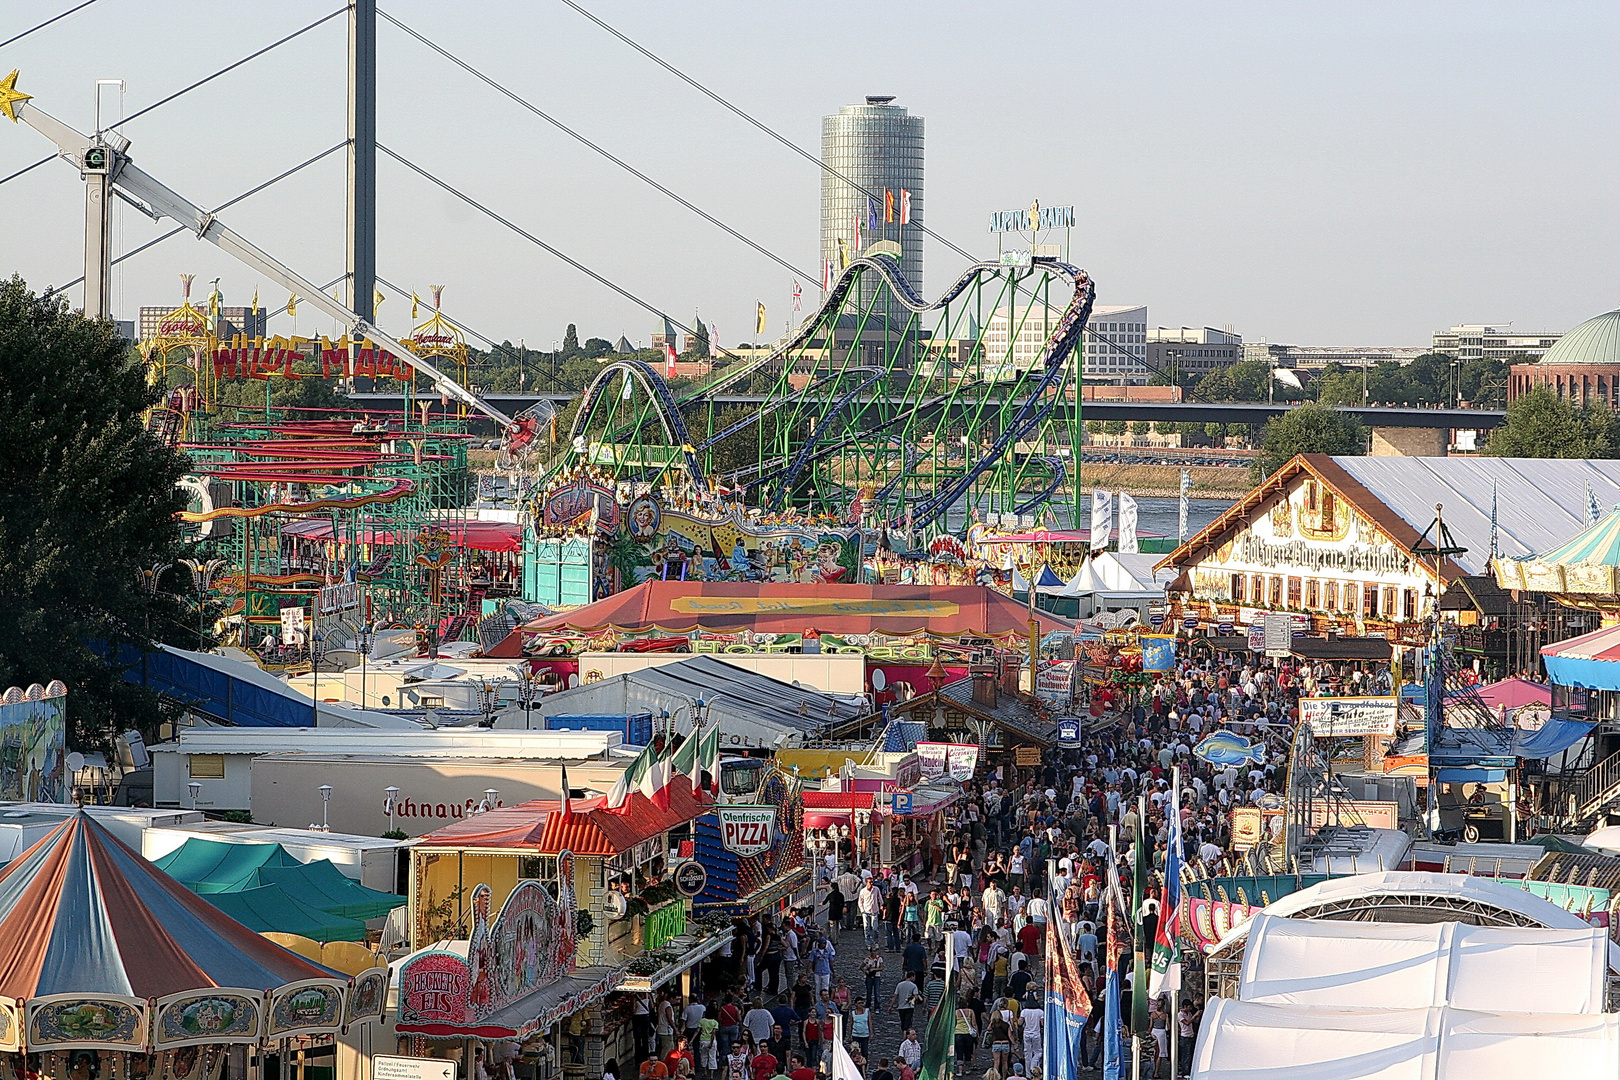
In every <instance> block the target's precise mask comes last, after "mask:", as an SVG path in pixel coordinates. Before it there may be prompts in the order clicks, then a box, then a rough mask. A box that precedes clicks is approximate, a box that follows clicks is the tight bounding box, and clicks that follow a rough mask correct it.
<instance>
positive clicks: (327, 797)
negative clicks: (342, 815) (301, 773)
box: [321, 784, 332, 832]
mask: <svg viewBox="0 0 1620 1080" xmlns="http://www.w3.org/2000/svg"><path fill="white" fill-rule="evenodd" d="M331 801H332V785H331V784H322V785H321V832H331V831H332V827H331V826H330V825H328V824H327V823H326V807H327V804H328V803H330V802H331Z"/></svg>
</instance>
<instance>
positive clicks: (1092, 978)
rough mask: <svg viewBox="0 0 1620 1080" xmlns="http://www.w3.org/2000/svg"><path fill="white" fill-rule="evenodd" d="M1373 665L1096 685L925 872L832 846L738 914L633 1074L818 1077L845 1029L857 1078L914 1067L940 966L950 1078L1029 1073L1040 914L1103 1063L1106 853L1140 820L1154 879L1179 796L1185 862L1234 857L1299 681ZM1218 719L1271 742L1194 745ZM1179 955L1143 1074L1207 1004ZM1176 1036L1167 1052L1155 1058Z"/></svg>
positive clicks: (1190, 1035) (1152, 1020)
mask: <svg viewBox="0 0 1620 1080" xmlns="http://www.w3.org/2000/svg"><path fill="white" fill-rule="evenodd" d="M1388 678H1389V676H1388V673H1387V671H1384V672H1380V671H1378V670H1376V669H1369V668H1366V667H1363V666H1361V665H1354V666H1347V665H1330V664H1297V663H1293V662H1289V661H1278V660H1273V659H1266V658H1258V657H1252V656H1251V655H1250V654H1246V653H1245V654H1240V656H1239V657H1238V658H1228V657H1227V656H1225V655H1219V654H1218V655H1213V656H1207V657H1204V658H1200V659H1184V660H1183V661H1182V662H1181V663H1180V664H1179V665H1178V666H1177V667H1176V669H1175V670H1173V671H1168V672H1164V673H1161V674H1160V675H1158V676H1157V677H1156V678H1155V680H1154V681H1153V682H1152V684H1151V685H1150V686H1147V687H1142V688H1138V689H1137V690H1136V691H1135V692H1134V693H1132V694H1130V695H1128V698H1129V700H1128V701H1127V700H1126V698H1127V695H1123V694H1115V693H1113V692H1111V691H1106V690H1105V691H1103V692H1102V693H1101V694H1099V695H1098V699H1099V702H1100V704H1101V705H1103V706H1104V707H1103V708H1101V709H1099V710H1098V711H1099V712H1100V713H1101V714H1102V715H1100V716H1097V717H1096V720H1095V722H1094V723H1092V724H1090V725H1089V730H1087V731H1086V733H1085V734H1084V735H1083V737H1082V739H1081V741H1080V743H1079V745H1077V746H1073V747H1067V748H1062V749H1059V750H1055V751H1053V752H1050V753H1048V754H1047V755H1046V756H1045V761H1044V763H1043V765H1042V766H1041V767H1040V769H1039V770H1038V771H1036V772H1035V774H1034V775H1029V774H1028V773H1027V772H1026V773H1025V775H1024V776H1023V777H1022V778H1021V780H1020V781H1018V782H1011V783H1003V782H1002V780H1001V779H1000V778H999V777H997V776H989V777H984V778H982V779H976V780H973V781H969V782H968V783H966V784H965V785H964V792H963V797H962V798H961V799H960V800H959V801H958V802H957V803H956V804H955V805H954V806H953V807H952V808H951V810H950V811H949V821H948V823H947V827H946V829H945V831H944V833H943V835H942V836H940V837H939V838H938V843H937V844H936V845H935V846H934V847H933V848H932V849H931V850H929V851H928V857H927V858H926V859H925V860H924V862H923V864H922V867H921V872H920V873H918V874H916V875H909V874H907V873H904V872H901V871H899V870H896V869H893V868H878V869H877V870H875V871H874V870H872V869H867V870H861V871H858V872H857V871H855V870H853V869H850V868H848V867H846V866H843V865H841V864H838V863H836V861H835V863H834V865H832V866H830V867H828V868H827V869H826V870H825V871H823V872H822V873H820V874H819V875H818V878H817V893H818V903H817V905H816V906H815V907H814V908H813V909H810V908H807V909H800V910H797V911H792V912H788V913H785V914H783V915H781V916H769V915H765V916H756V917H754V918H752V919H750V920H747V921H745V922H741V923H739V925H738V926H737V928H736V931H735V939H734V943H733V948H732V950H731V954H732V956H733V961H734V963H735V972H734V975H735V983H734V988H733V989H730V990H726V991H724V992H721V993H718V994H713V995H711V996H709V998H708V999H707V1000H706V1001H703V1002H698V1001H694V1002H692V1003H691V1004H689V1005H687V1006H685V1007H684V1008H682V1007H681V1005H680V1002H679V999H678V998H673V999H670V1000H665V1001H657V1002H653V1001H649V1002H648V1003H647V1005H646V1007H645V1013H644V1015H645V1021H644V1023H645V1024H646V1027H647V1036H646V1038H647V1041H648V1046H649V1052H648V1054H647V1058H648V1061H649V1062H651V1063H653V1068H652V1069H651V1070H648V1069H647V1067H646V1066H644V1076H645V1075H647V1074H649V1073H650V1074H651V1075H659V1076H661V1075H666V1074H667V1075H668V1076H672V1077H679V1076H688V1075H690V1076H692V1077H695V1078H696V1080H782V1078H786V1080H815V1078H816V1076H817V1073H818V1070H820V1069H822V1068H823V1066H822V1062H823V1060H824V1059H826V1058H827V1057H828V1056H829V1055H830V1054H831V1052H832V1051H831V1047H832V1044H833V1042H834V1040H837V1039H841V1040H842V1041H843V1043H844V1045H845V1046H846V1047H847V1049H848V1051H849V1053H850V1055H851V1057H852V1059H853V1061H854V1063H855V1065H856V1067H857V1068H858V1069H860V1071H861V1074H862V1076H863V1077H865V1078H866V1080H914V1078H915V1076H916V1073H917V1070H918V1069H919V1067H920V1065H921V1061H922V1043H923V1039H922V1035H923V1033H924V1031H925V1030H926V1026H927V1020H928V1018H929V1016H930V1015H931V1014H932V1011H933V1009H934V1007H935V1005H937V1003H938V1002H939V1001H940V999H941V998H942V997H943V996H944V994H945V992H946V979H945V977H946V969H947V966H949V967H950V968H951V981H952V983H953V985H954V989H955V994H956V1004H957V1010H956V1016H955V1018H954V1019H955V1024H954V1027H955V1040H954V1047H953V1049H954V1052H955V1056H956V1064H957V1070H956V1075H958V1076H966V1075H969V1074H970V1073H975V1072H980V1073H982V1075H983V1077H984V1078H985V1080H1012V1078H1014V1077H1018V1078H1022V1080H1037V1078H1039V1077H1041V1076H1042V1075H1043V1064H1044V1063H1043V1061H1042V1038H1041V1036H1042V1025H1043V1023H1044V1014H1043V1009H1042V1001H1043V987H1044V982H1043V962H1044V959H1045V957H1044V952H1045V949H1046V947H1047V946H1046V935H1047V931H1048V923H1049V922H1052V921H1055V922H1056V926H1054V927H1053V928H1052V929H1053V930H1054V932H1057V933H1061V934H1062V935H1063V936H1064V939H1065V940H1066V941H1069V942H1071V943H1072V948H1073V951H1074V954H1075V956H1076V958H1077V960H1078V963H1079V972H1080V978H1081V981H1082V983H1083V985H1084V986H1085V989H1086V991H1087V994H1088V996H1089V997H1090V999H1091V1002H1092V1009H1091V1014H1090V1018H1089V1020H1088V1022H1087V1024H1086V1028H1085V1032H1084V1036H1083V1040H1082V1049H1081V1055H1082V1062H1081V1065H1082V1068H1086V1069H1097V1068H1100V1067H1101V1064H1102V1056H1103V1043H1104V1039H1103V1031H1102V1025H1103V1017H1104V1009H1103V998H1104V979H1105V978H1106V970H1107V955H1106V951H1107V940H1108V938H1107V922H1108V920H1107V915H1108V905H1109V903H1110V900H1109V882H1110V873H1109V870H1110V867H1111V866H1115V867H1119V868H1125V867H1129V866H1131V865H1132V863H1133V859H1134V848H1135V845H1136V844H1137V843H1139V842H1141V841H1142V840H1143V839H1144V838H1145V837H1146V838H1151V850H1152V853H1153V866H1154V868H1155V870H1156V871H1157V872H1158V873H1159V874H1162V873H1163V870H1164V866H1165V853H1166V848H1167V845H1168V843H1169V841H1170V839H1171V836H1170V829H1169V823H1168V815H1169V813H1170V810H1171V807H1172V806H1173V805H1175V806H1179V809H1180V815H1181V823H1180V824H1181V829H1180V832H1181V842H1182V851H1183V859H1184V862H1185V864H1186V865H1187V866H1188V867H1189V868H1190V872H1191V874H1192V875H1194V876H1215V875H1220V874H1224V873H1229V872H1231V871H1232V870H1233V868H1234V865H1233V862H1232V858H1231V851H1230V842H1231V836H1230V826H1229V821H1230V815H1229V813H1228V811H1229V810H1230V808H1231V807H1232V806H1233V805H1234V804H1237V803H1251V804H1252V803H1257V802H1261V801H1262V800H1263V799H1264V798H1265V797H1266V796H1268V795H1276V794H1280V792H1281V789H1282V785H1283V783H1284V781H1285V778H1284V776H1283V770H1282V768H1281V766H1282V764H1283V762H1285V761H1286V755H1285V753H1284V752H1283V750H1284V748H1285V747H1286V741H1287V737H1288V733H1289V732H1290V731H1291V723H1292V721H1294V720H1296V719H1297V716H1298V711H1297V710H1298V699H1299V697H1300V696H1301V695H1302V694H1305V695H1309V694H1312V693H1317V692H1320V691H1321V690H1322V689H1323V688H1326V687H1335V688H1342V687H1350V688H1357V687H1363V686H1365V687H1368V688H1369V689H1371V688H1377V687H1380V686H1385V687H1386V689H1387V679H1388ZM1220 728H1228V729H1231V730H1234V731H1235V732H1238V733H1241V734H1246V735H1249V736H1252V737H1253V738H1254V740H1255V742H1256V744H1258V745H1260V746H1261V747H1263V748H1264V747H1266V746H1267V744H1268V741H1269V749H1262V750H1260V751H1258V752H1257V753H1256V756H1257V757H1258V758H1259V760H1252V761H1245V762H1242V763H1232V762H1227V763H1212V762H1209V761H1205V760H1202V759H1200V758H1198V757H1196V756H1195V755H1194V754H1193V752H1192V751H1193V747H1194V746H1195V745H1197V743H1198V742H1199V740H1200V739H1201V738H1202V737H1203V736H1205V735H1208V734H1210V733H1211V732H1212V731H1214V730H1216V729H1220ZM1177 779H1179V785H1180V789H1179V792H1178V793H1177V795H1178V797H1177V798H1172V792H1171V785H1172V784H1173V783H1175V782H1176V781H1177ZM1119 872H1121V873H1124V874H1125V876H1126V877H1127V878H1128V877H1129V873H1128V871H1125V870H1123V869H1122V870H1120V871H1119ZM1128 889H1129V886H1128V885H1127V886H1126V891H1127V892H1128ZM1049 897H1052V898H1055V899H1053V900H1049V899H1048V898H1049ZM1121 900H1123V902H1124V903H1126V904H1128V903H1129V897H1128V896H1124V897H1121V898H1120V899H1117V900H1115V901H1114V903H1115V906H1116V921H1115V941H1116V948H1118V949H1120V950H1121V952H1122V953H1125V954H1126V955H1125V958H1124V960H1123V961H1122V967H1123V972H1122V978H1123V981H1124V983H1125V991H1124V1004H1123V1007H1122V1009H1121V1014H1122V1015H1123V1016H1124V1017H1127V1018H1128V1017H1129V1016H1130V1015H1131V1010H1130V995H1131V993H1132V992H1133V990H1134V987H1133V986H1132V985H1131V983H1132V982H1133V981H1134V980H1133V975H1132V973H1131V972H1130V970H1129V968H1130V957H1129V955H1128V952H1129V941H1130V933H1131V928H1130V926H1129V921H1128V920H1127V919H1125V918H1124V917H1123V915H1120V914H1118V912H1119V911H1120V907H1119V905H1120V902H1121ZM1185 961H1186V962H1185V963H1184V968H1183V970H1184V974H1183V981H1182V986H1181V989H1180V990H1179V992H1176V993H1175V994H1174V995H1173V996H1172V995H1166V996H1164V997H1162V998H1160V999H1156V1000H1154V1001H1153V1002H1151V1003H1150V1009H1149V1033H1147V1034H1145V1035H1144V1036H1143V1037H1142V1040H1141V1050H1142V1055H1143V1075H1144V1076H1149V1077H1159V1076H1161V1075H1162V1076H1165V1077H1172V1076H1176V1077H1179V1076H1185V1075H1187V1074H1188V1072H1189V1063H1190V1060H1191V1054H1192V1049H1193V1045H1194V1042H1195V1040H1196V1038H1197V1033H1198V1026H1199V1022H1200V1020H1201V1017H1202V1011H1203V1003H1202V987H1201V985H1200V980H1199V977H1198V970H1199V967H1198V958H1197V956H1196V955H1194V954H1188V955H1187V956H1186V958H1185ZM1172 1030H1174V1032H1175V1036H1176V1037H1175V1038H1174V1039H1172V1038H1171V1031H1172ZM654 1039H656V1047H655V1048H654V1047H652V1045H651V1044H652V1040H654ZM1173 1044H1174V1045H1176V1047H1177V1049H1178V1050H1179V1055H1178V1056H1179V1058H1180V1060H1179V1061H1174V1062H1173V1061H1171V1060H1170V1058H1171V1047H1172V1045H1173ZM1126 1045H1128V1043H1126ZM638 1048H639V1047H638ZM1149 1062H1151V1064H1149ZM660 1070H662V1071H660Z"/></svg>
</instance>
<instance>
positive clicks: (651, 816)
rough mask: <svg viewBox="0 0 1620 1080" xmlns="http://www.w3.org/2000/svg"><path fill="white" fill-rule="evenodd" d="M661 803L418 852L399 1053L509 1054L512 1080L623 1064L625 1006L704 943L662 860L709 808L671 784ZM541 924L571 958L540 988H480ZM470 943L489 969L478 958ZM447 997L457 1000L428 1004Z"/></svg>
mask: <svg viewBox="0 0 1620 1080" xmlns="http://www.w3.org/2000/svg"><path fill="white" fill-rule="evenodd" d="M666 790H667V794H668V795H669V806H668V807H667V808H664V807H661V806H659V805H658V804H657V803H656V802H654V801H652V800H650V799H648V798H647V797H645V796H644V795H642V794H641V793H639V792H634V791H633V792H631V793H630V794H629V797H628V799H627V800H626V802H625V804H624V805H623V806H622V807H619V808H617V809H609V808H608V807H607V806H606V799H605V798H604V797H601V796H597V797H593V798H589V799H571V800H570V801H569V803H568V805H567V806H566V807H565V806H564V805H563V804H562V803H561V802H559V801H557V800H546V799H541V800H535V801H532V802H526V803H522V804H520V805H517V806H510V807H498V808H496V809H494V810H490V811H488V812H486V813H481V814H475V815H473V816H471V817H468V818H464V819H462V820H461V821H457V822H453V823H452V824H449V825H446V826H445V827H444V828H442V829H438V830H436V831H434V832H432V833H429V834H427V835H426V836H423V837H420V838H418V840H417V841H416V843H415V844H413V845H412V847H411V897H410V903H411V926H412V946H413V947H414V948H416V949H417V950H419V951H418V952H416V953H413V954H412V956H411V957H408V958H407V959H406V960H405V961H404V962H403V963H402V964H401V965H399V966H400V969H401V975H400V999H399V1001H400V1012H399V1031H400V1033H401V1034H402V1035H408V1036H412V1037H413V1038H412V1042H411V1051H410V1052H412V1053H413V1054H416V1055H418V1056H422V1055H432V1056H443V1057H459V1058H460V1059H461V1061H462V1062H463V1064H464V1066H465V1065H470V1064H471V1049H470V1048H471V1046H472V1044H473V1041H474V1040H488V1041H491V1043H492V1045H491V1047H490V1050H491V1053H492V1054H497V1053H502V1052H505V1051H506V1050H508V1049H509V1048H510V1046H511V1044H513V1043H514V1042H515V1043H518V1044H521V1051H520V1052H519V1053H518V1054H516V1056H515V1060H514V1061H513V1064H514V1070H515V1072H516V1073H517V1074H518V1076H519V1077H520V1078H521V1080H547V1078H550V1077H561V1078H563V1080H583V1078H584V1077H586V1076H599V1075H600V1074H601V1071H602V1066H603V1065H604V1063H605V1062H606V1060H607V1059H609V1058H615V1057H616V1058H618V1059H619V1060H620V1061H625V1060H628V1059H629V1057H630V1053H629V1048H630V1046H631V1020H630V1015H631V1012H630V1002H629V997H628V993H627V992H628V991H632V990H635V989H636V988H637V984H638V983H640V982H642V981H643V980H644V979H645V978H646V977H647V976H648V975H649V974H654V973H656V972H657V971H658V970H661V969H662V968H664V967H666V966H668V964H669V963H670V961H673V960H677V959H685V958H689V954H690V952H691V951H692V950H693V949H694V948H697V947H699V946H700V945H707V944H710V943H709V942H696V941H694V940H692V933H691V930H690V929H689V925H688V922H689V920H688V918H687V901H686V899H685V898H684V897H682V896H680V895H679V893H678V892H677V882H676V880H675V871H676V870H678V869H679V866H678V864H676V863H675V861H674V858H673V857H672V856H674V855H675V853H677V852H679V850H680V846H681V844H680V840H679V838H678V834H680V833H684V832H686V831H687V829H688V826H689V823H690V822H691V821H692V819H694V818H696V817H698V816H699V815H700V814H702V813H704V812H705V811H706V810H707V809H709V807H710V806H711V805H712V801H711V800H710V799H709V797H708V795H707V794H706V793H702V792H693V791H692V790H691V789H690V788H689V787H688V786H687V785H685V784H683V783H680V782H679V781H677V782H676V783H672V784H671V785H670V786H669V788H668V789H666ZM542 893H544V894H545V897H548V898H549V900H548V899H545V898H543V897H542V896H541V894H542ZM514 904H516V905H518V906H517V907H516V908H514V906H513V905H514ZM548 905H555V910H553V907H552V906H548ZM565 907H566V909H567V910H566V912H565V911H564V910H563V909H564V908H565ZM542 909H544V910H543V912H542ZM497 912H499V914H496V913H497ZM537 912H540V914H536V913H537ZM541 923H544V924H545V925H547V926H553V925H554V926H555V927H556V928H557V929H556V931H555V933H553V934H552V936H551V937H550V938H548V939H547V940H548V941H552V942H556V943H560V942H562V941H563V940H564V939H565V936H566V940H567V941H568V942H569V943H570V944H569V946H568V947H567V948H562V947H561V946H560V944H559V946H558V948H559V951H558V953H557V956H556V958H555V960H554V961H552V960H548V961H546V962H547V964H551V965H552V966H549V967H545V968H544V970H543V971H542V972H541V976H543V977H537V979H538V981H535V980H531V979H530V978H529V977H528V976H527V975H525V976H524V977H523V979H522V980H521V981H520V983H519V984H513V985H508V984H507V983H505V982H500V981H497V982H488V981H487V980H486V982H485V984H484V985H482V986H481V985H480V983H479V973H480V972H482V971H486V970H494V971H496V972H505V971H507V970H509V969H510V968H511V964H512V962H510V961H508V960H505V959H502V958H503V957H506V956H507V955H508V954H511V953H514V951H516V952H519V953H521V952H522V950H523V948H524V945H523V942H524V941H525V940H529V939H533V938H534V936H535V934H536V933H538V929H539V926H540V924H541ZM564 923H566V924H567V930H566V935H565V934H564V930H563V928H562V927H563V924H564ZM481 926H482V927H484V928H485V929H484V931H483V932H482V933H480V929H479V928H480V927H481ZM522 927H529V929H523V928H522ZM479 941H482V942H485V945H484V946H483V948H484V949H486V950H490V949H492V950H495V951H494V953H493V956H494V959H492V960H491V959H487V958H481V957H480V955H479V951H480V950H479V946H478V944H477V943H478V942H479ZM722 945H723V942H714V943H713V946H712V947H713V948H716V949H717V948H720V947H722ZM544 952H545V955H546V956H548V957H549V956H550V955H551V950H550V949H549V948H548V949H546V950H544ZM562 953H567V954H568V957H567V963H566V965H564V962H563V958H562ZM676 954H683V955H681V956H679V957H678V956H677V955H676ZM692 962H693V963H695V962H696V961H695V960H693V961H692ZM527 968H528V964H527V961H525V970H527ZM501 978H502V979H505V978H506V976H504V975H503V976H501ZM443 987H450V988H452V989H453V991H454V993H455V995H457V1000H453V1001H440V1000H438V995H440V994H441V993H443V992H444V991H443V989H442V988H443ZM620 991H626V992H625V993H621V992H620ZM495 1060H498V1058H496V1059H495ZM463 1075H465V1071H463Z"/></svg>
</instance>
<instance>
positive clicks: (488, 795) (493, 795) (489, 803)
mask: <svg viewBox="0 0 1620 1080" xmlns="http://www.w3.org/2000/svg"><path fill="white" fill-rule="evenodd" d="M565 794H566V792H565ZM500 795H501V793H500V792H499V791H497V790H496V789H495V788H492V787H487V788H485V789H484V813H486V814H487V813H489V812H490V811H491V810H493V809H495V800H496V799H498V798H500Z"/></svg>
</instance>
